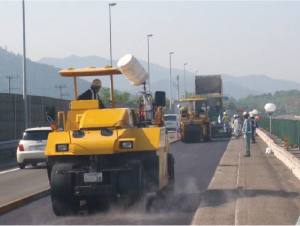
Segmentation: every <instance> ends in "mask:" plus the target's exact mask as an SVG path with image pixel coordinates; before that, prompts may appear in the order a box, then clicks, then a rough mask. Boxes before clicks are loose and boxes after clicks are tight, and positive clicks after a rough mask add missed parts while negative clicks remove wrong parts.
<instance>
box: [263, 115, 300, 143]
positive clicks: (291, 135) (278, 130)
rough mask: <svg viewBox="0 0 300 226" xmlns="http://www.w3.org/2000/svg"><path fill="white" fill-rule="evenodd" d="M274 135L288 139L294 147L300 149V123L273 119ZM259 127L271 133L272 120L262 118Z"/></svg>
mask: <svg viewBox="0 0 300 226" xmlns="http://www.w3.org/2000/svg"><path fill="white" fill-rule="evenodd" d="M271 124H272V125H271V126H272V129H271V130H272V131H271V132H272V134H273V135H275V136H277V137H279V138H281V139H284V138H285V137H288V139H289V142H290V143H291V145H292V146H297V147H300V121H299V120H289V119H276V118H272V122H271ZM259 126H260V127H262V128H263V129H264V130H266V131H268V132H270V118H261V119H260V121H259Z"/></svg>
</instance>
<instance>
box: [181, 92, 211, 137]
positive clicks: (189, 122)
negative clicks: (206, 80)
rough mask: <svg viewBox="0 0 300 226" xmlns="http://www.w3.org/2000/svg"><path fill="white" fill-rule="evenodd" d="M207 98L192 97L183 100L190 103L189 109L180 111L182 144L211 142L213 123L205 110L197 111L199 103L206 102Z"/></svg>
mask: <svg viewBox="0 0 300 226" xmlns="http://www.w3.org/2000/svg"><path fill="white" fill-rule="evenodd" d="M205 100H206V98H205V97H191V98H188V99H181V100H180V101H181V102H188V103H189V104H188V108H186V109H180V135H181V142H185V143H197V142H201V141H203V142H207V141H210V140H211V122H210V118H209V116H208V112H207V110H206V109H205V108H201V109H200V110H196V109H195V103H196V102H197V101H205Z"/></svg>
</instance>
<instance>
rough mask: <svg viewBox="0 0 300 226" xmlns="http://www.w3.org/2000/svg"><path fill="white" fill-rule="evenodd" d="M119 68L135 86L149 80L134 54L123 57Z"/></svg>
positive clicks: (119, 62)
mask: <svg viewBox="0 0 300 226" xmlns="http://www.w3.org/2000/svg"><path fill="white" fill-rule="evenodd" d="M118 68H119V69H120V71H121V72H122V74H124V75H125V77H126V78H127V79H128V80H129V81H130V83H131V84H132V85H134V86H139V85H141V84H143V83H144V82H146V81H147V79H148V78H149V74H148V73H147V71H146V70H145V69H144V68H143V67H142V65H141V64H140V63H139V62H138V61H137V59H136V58H135V57H134V56H133V55H132V54H127V55H125V56H123V57H122V58H121V59H120V60H119V61H118Z"/></svg>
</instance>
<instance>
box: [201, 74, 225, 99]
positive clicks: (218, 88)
mask: <svg viewBox="0 0 300 226" xmlns="http://www.w3.org/2000/svg"><path fill="white" fill-rule="evenodd" d="M195 84H196V87H195V88H196V90H195V94H196V95H205V94H212V93H219V94H220V95H222V94H223V91H222V78H221V75H206V76H203V75H201V76H196V77H195Z"/></svg>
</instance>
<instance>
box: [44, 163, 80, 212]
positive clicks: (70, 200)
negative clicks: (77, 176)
mask: <svg viewBox="0 0 300 226" xmlns="http://www.w3.org/2000/svg"><path fill="white" fill-rule="evenodd" d="M71 169H72V165H71V164H58V165H54V166H53V168H52V172H51V182H50V184H51V200H52V208H53V212H54V213H55V215H57V216H66V215H73V214H76V213H77V212H78V211H79V199H78V198H76V197H75V195H74V176H73V175H72V174H71V173H64V174H57V171H58V170H71Z"/></svg>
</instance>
